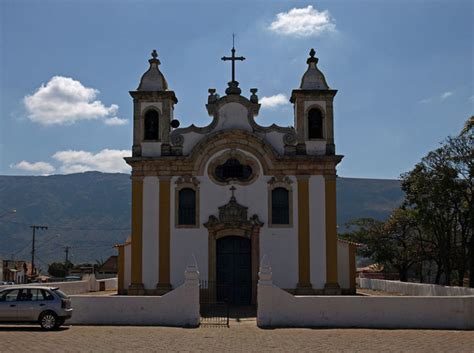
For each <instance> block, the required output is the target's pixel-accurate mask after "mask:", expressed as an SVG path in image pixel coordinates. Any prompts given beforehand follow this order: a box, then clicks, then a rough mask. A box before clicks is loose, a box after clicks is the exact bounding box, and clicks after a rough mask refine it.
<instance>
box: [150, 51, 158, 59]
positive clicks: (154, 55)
mask: <svg viewBox="0 0 474 353" xmlns="http://www.w3.org/2000/svg"><path fill="white" fill-rule="evenodd" d="M151 56H152V57H153V59H156V58H157V57H158V53H157V52H156V49H153V51H152V52H151Z"/></svg>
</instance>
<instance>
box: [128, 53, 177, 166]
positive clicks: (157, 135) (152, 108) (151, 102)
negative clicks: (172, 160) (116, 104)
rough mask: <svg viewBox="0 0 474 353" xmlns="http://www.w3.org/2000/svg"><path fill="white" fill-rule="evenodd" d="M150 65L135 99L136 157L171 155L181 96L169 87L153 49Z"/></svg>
mask: <svg viewBox="0 0 474 353" xmlns="http://www.w3.org/2000/svg"><path fill="white" fill-rule="evenodd" d="M151 56H152V58H151V59H150V60H148V62H149V63H150V68H149V69H148V71H147V72H145V73H144V74H143V76H142V78H141V80H140V84H139V85H138V88H137V90H136V91H130V95H131V96H132V98H133V147H132V154H133V157H159V156H166V155H170V154H171V148H170V132H171V121H172V120H173V110H174V105H175V104H176V103H178V99H177V98H176V95H175V93H174V91H171V90H169V89H168V82H166V79H165V77H164V76H163V74H162V73H161V71H160V69H159V65H160V60H158V53H157V52H156V50H153V52H152V53H151Z"/></svg>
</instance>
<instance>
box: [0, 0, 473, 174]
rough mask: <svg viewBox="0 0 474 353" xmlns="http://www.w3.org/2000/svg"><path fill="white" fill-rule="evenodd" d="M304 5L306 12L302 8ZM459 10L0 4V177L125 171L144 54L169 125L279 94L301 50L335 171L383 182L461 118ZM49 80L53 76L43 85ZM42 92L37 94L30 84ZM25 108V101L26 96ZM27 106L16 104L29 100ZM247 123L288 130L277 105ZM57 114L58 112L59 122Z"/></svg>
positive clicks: (464, 76)
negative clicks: (327, 109) (324, 104)
mask: <svg viewBox="0 0 474 353" xmlns="http://www.w3.org/2000/svg"><path fill="white" fill-rule="evenodd" d="M310 6H311V7H310ZM473 7H474V5H473V2H472V1H468V0H466V1H460V0H450V1H408V0H407V1H349V0H346V1H252V2H246V1H100V0H99V1H51V0H42V1H19V0H15V1H11V0H2V1H0V16H1V18H0V22H1V42H0V51H1V54H0V60H1V61H0V69H1V71H0V80H1V92H0V94H1V101H0V104H1V107H0V109H1V111H0V113H1V116H0V119H1V120H0V174H8V175H12V174H35V175H38V174H52V173H70V172H78V171H85V170H102V171H126V170H127V169H126V166H125V165H124V162H123V161H122V159H121V158H122V156H123V155H127V154H128V151H129V150H130V148H131V144H132V140H131V138H132V124H131V118H132V101H131V98H130V96H129V94H128V91H129V90H134V89H136V87H137V85H138V82H139V79H140V76H141V75H142V74H143V72H144V71H146V70H147V68H148V62H147V60H148V59H149V57H150V52H151V50H152V49H157V51H158V53H159V59H160V60H161V63H162V65H161V70H162V72H163V73H164V75H165V76H166V78H167V80H168V84H169V87H170V89H172V90H174V91H175V93H176V95H177V97H178V99H179V103H178V104H177V105H176V107H175V116H176V117H177V118H178V119H179V120H180V121H181V126H187V125H189V124H191V123H194V124H196V125H201V126H202V125H206V124H207V123H209V122H210V118H209V117H208V115H207V112H206V110H205V106H204V105H205V103H206V101H207V95H208V93H207V89H208V88H211V87H213V88H216V89H217V90H218V92H219V93H220V94H223V91H224V89H225V87H226V83H227V81H229V80H230V65H229V63H223V62H222V61H221V60H220V58H221V57H222V56H224V55H229V54H230V48H231V45H232V32H235V33H236V35H237V37H236V48H237V55H243V56H245V57H246V58H247V60H246V61H245V62H243V63H237V80H238V81H239V82H240V86H241V88H242V90H243V95H246V96H249V89H250V88H251V87H257V88H258V89H259V92H258V95H259V97H260V99H261V100H262V99H263V97H273V96H277V97H281V95H284V96H286V97H289V96H290V95H291V90H292V89H294V88H297V87H298V86H299V82H300V78H301V76H302V74H303V73H304V71H305V70H306V58H307V56H308V52H309V49H310V48H312V47H314V48H315V50H316V56H317V57H319V64H318V66H319V68H320V69H321V70H322V71H323V72H324V74H325V75H326V79H327V81H328V83H329V85H330V86H331V87H332V88H335V89H338V90H339V92H338V94H337V96H336V98H335V105H334V106H335V109H334V113H335V139H336V151H337V153H340V154H343V155H345V158H344V160H343V161H342V163H341V164H340V166H339V168H338V174H339V175H340V176H346V177H368V178H396V177H398V176H399V175H400V173H403V172H405V171H408V170H410V169H411V168H412V167H413V166H414V164H415V163H416V162H417V161H418V160H419V159H420V158H421V157H422V156H424V155H425V154H426V153H427V152H428V151H430V150H432V149H433V148H435V147H436V146H437V145H438V143H439V142H440V141H442V140H443V139H444V138H445V137H446V136H447V135H450V134H456V133H458V132H459V130H460V129H461V127H462V125H463V123H464V121H465V120H466V119H467V117H468V116H469V115H472V114H473V113H474V92H473V81H474V72H473V70H474V68H473V62H474V60H473V59H474V58H473V51H474V50H473V45H474V44H473V43H474V38H473V37H474V28H473V22H474V21H473ZM54 77H56V78H55V79H54ZM42 86H43V87H42ZM25 97H27V98H26V99H25ZM28 97H29V98H28ZM267 102H268V104H267V106H264V107H262V109H261V111H260V115H259V117H257V121H258V122H259V123H260V124H261V125H269V124H271V123H273V122H275V123H277V124H280V125H283V126H288V125H292V124H293V113H292V106H291V105H290V104H288V103H286V100H285V99H281V98H280V99H278V98H273V99H270V100H267ZM62 112H64V113H62Z"/></svg>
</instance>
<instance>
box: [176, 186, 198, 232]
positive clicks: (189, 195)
mask: <svg viewBox="0 0 474 353" xmlns="http://www.w3.org/2000/svg"><path fill="white" fill-rule="evenodd" d="M178 202H179V209H178V224H181V225H194V224H196V191H194V190H193V189H191V188H184V189H181V190H180V191H179V197H178Z"/></svg>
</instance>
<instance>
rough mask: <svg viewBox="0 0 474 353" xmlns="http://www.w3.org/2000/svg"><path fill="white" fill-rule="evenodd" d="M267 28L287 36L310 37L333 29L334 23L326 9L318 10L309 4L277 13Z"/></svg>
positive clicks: (334, 27)
mask: <svg viewBox="0 0 474 353" xmlns="http://www.w3.org/2000/svg"><path fill="white" fill-rule="evenodd" d="M268 29H269V30H271V31H273V32H275V33H279V34H283V35H288V36H295V37H311V36H318V35H320V34H322V33H324V32H331V31H335V29H336V25H335V23H334V19H333V18H332V17H331V15H330V14H329V11H328V10H324V11H318V10H317V9H315V8H313V6H311V5H309V6H308V7H305V8H301V9H298V8H293V9H291V10H290V11H288V12H280V13H278V14H277V15H276V19H275V20H274V21H273V22H272V23H271V24H270V26H269V27H268Z"/></svg>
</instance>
